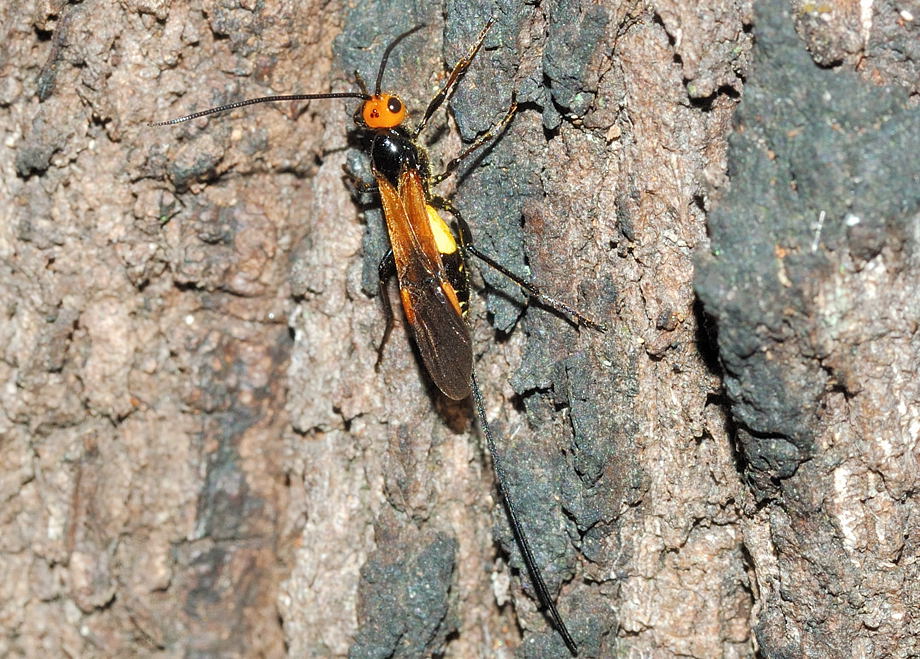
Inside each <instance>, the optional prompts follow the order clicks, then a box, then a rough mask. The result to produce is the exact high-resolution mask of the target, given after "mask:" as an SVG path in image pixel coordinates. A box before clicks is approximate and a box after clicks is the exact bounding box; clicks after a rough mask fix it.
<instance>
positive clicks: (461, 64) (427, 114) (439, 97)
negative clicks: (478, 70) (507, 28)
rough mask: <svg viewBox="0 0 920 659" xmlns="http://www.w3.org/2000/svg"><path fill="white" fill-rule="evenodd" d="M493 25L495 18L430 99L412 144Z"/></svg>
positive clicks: (448, 93)
mask: <svg viewBox="0 0 920 659" xmlns="http://www.w3.org/2000/svg"><path fill="white" fill-rule="evenodd" d="M494 23H495V17H494V16H493V17H492V18H490V19H489V22H488V23H486V26H485V27H484V28H482V32H480V33H479V37H478V38H477V39H476V43H474V44H473V47H472V48H470V50H469V52H468V53H467V54H466V57H463V58H461V60H460V61H459V62H457V64H456V65H455V66H454V70H453V71H451V72H450V75H449V76H448V77H447V82H445V83H444V86H443V87H441V90H440V91H439V92H438V93H437V94H435V96H434V98H433V99H431V102H430V103H429V104H428V108H427V109H426V110H425V116H424V117H422V120H421V122H419V125H418V126H416V128H415V132H414V133H413V134H412V141H413V142H414V141H415V140H416V139H418V136H419V135H420V134H421V132H422V130H423V129H424V128H425V126H426V124H427V123H428V120H429V119H431V115H433V114H434V113H435V112H436V111H437V109H438V108H439V107H441V103H443V102H444V99H446V98H447V97H448V96H449V95H450V93H451V91H452V90H453V88H454V85H456V84H457V80H459V79H460V76H462V75H463V73H464V72H465V71H466V70H467V69H468V68H469V66H470V62H472V61H473V58H474V57H476V53H478V52H479V49H480V48H481V47H482V42H483V41H485V39H486V32H488V31H489V28H491V27H492V25H493V24H494Z"/></svg>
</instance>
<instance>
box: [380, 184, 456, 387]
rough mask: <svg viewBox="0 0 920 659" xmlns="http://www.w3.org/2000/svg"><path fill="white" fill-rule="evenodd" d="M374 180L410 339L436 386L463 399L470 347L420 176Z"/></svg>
mask: <svg viewBox="0 0 920 659" xmlns="http://www.w3.org/2000/svg"><path fill="white" fill-rule="evenodd" d="M377 184H378V188H379V190H380V200H381V205H382V206H383V214H384V217H385V218H386V223H387V232H388V233H389V236H390V247H391V248H392V249H393V260H394V261H395V263H396V276H397V278H398V279H399V294H400V298H401V300H402V304H403V310H404V311H405V313H406V320H407V321H408V322H409V327H411V328H412V334H413V336H414V337H415V344H416V345H417V346H418V350H419V353H421V355H422V361H423V362H424V363H425V368H426V369H427V370H428V374H429V375H430V376H431V379H432V380H433V381H434V383H435V385H437V387H438V389H440V390H441V392H442V393H443V394H444V395H445V396H447V397H448V398H451V399H453V400H462V399H464V398H466V397H467V396H469V395H470V378H471V375H472V372H473V347H472V342H471V340H470V332H469V328H468V327H467V324H466V321H465V320H464V319H463V314H462V313H461V310H460V303H459V301H458V299H457V294H456V291H455V290H454V287H453V286H452V285H451V283H450V282H449V281H448V279H447V274H446V271H445V269H444V264H443V263H442V261H441V254H440V252H439V251H438V247H437V244H436V242H435V238H434V234H433V233H432V230H431V224H430V222H431V220H430V219H429V217H428V210H427V208H426V200H425V189H424V186H423V183H422V180H421V176H420V174H419V173H418V171H416V170H413V169H408V170H405V171H404V172H403V173H402V174H401V175H400V178H399V187H398V189H396V188H394V187H393V185H392V184H391V183H390V182H389V181H388V180H386V178H384V177H378V178H377Z"/></svg>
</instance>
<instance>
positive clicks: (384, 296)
mask: <svg viewBox="0 0 920 659" xmlns="http://www.w3.org/2000/svg"><path fill="white" fill-rule="evenodd" d="M395 274H396V260H395V259H394V258H393V250H392V249H390V250H387V253H386V254H384V255H383V258H382V259H380V265H378V266H377V277H378V282H377V286H378V290H379V291H380V299H381V300H382V301H383V313H384V315H385V316H386V327H385V328H384V330H383V338H382V339H380V345H378V346H377V361H376V362H374V370H375V371H379V370H380V363H381V362H382V361H383V351H384V349H385V348H386V347H387V342H388V341H389V340H390V334H391V333H392V332H393V305H392V304H391V302H390V288H389V283H390V280H391V279H392V278H393V275H395Z"/></svg>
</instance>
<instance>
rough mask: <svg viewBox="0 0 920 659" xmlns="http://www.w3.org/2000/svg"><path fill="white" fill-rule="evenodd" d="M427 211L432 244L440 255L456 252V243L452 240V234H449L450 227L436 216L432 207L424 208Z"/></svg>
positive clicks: (436, 212) (436, 213)
mask: <svg viewBox="0 0 920 659" xmlns="http://www.w3.org/2000/svg"><path fill="white" fill-rule="evenodd" d="M425 210H426V211H428V223H429V224H430V225H431V233H432V234H433V235H434V244H435V246H436V247H437V248H438V251H439V252H440V253H441V254H453V253H454V252H456V251H457V241H456V240H454V234H452V233H451V232H450V227H448V226H447V223H446V222H445V221H444V220H443V218H441V216H440V215H438V211H436V210H435V209H434V207H433V206H427V205H426V206H425Z"/></svg>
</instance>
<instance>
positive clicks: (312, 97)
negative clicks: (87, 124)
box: [147, 92, 370, 127]
mask: <svg viewBox="0 0 920 659" xmlns="http://www.w3.org/2000/svg"><path fill="white" fill-rule="evenodd" d="M323 98H358V99H361V100H363V101H366V100H368V99H370V96H369V95H368V94H361V93H358V92H332V93H328V94H283V95H280V96H260V97H259V98H250V99H246V100H245V101H236V102H235V103H227V104H226V105H218V106H217V107H214V108H208V109H207V110H201V111H200V112H193V113H192V114H187V115H185V116H184V117H177V118H175V119H168V120H166V121H154V122H150V123H148V124H147V125H148V126H151V127H153V126H173V125H175V124H181V123H184V122H186V121H191V120H192V119H197V118H198V117H206V116H208V115H209V114H217V113H218V112H226V111H228V110H235V109H236V108H242V107H245V106H247V105H255V104H256V103H276V102H280V101H316V100H319V99H323Z"/></svg>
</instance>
